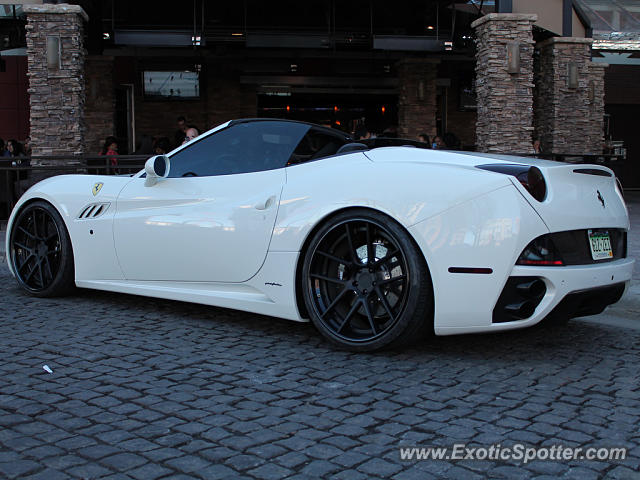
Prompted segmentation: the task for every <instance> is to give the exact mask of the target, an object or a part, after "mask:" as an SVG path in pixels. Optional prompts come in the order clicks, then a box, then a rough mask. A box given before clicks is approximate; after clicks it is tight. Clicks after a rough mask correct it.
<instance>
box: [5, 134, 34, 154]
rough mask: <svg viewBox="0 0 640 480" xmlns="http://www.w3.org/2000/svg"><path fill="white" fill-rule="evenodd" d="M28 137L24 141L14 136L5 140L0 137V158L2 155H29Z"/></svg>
mask: <svg viewBox="0 0 640 480" xmlns="http://www.w3.org/2000/svg"><path fill="white" fill-rule="evenodd" d="M29 144H30V138H29V137H27V139H26V140H25V142H24V143H20V142H19V141H17V140H16V139H15V138H12V139H9V140H7V142H6V143H5V141H4V140H3V139H2V138H0V158H3V157H23V156H30V155H31V146H30V145H29Z"/></svg>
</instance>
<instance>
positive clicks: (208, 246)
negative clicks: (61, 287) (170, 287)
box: [113, 169, 285, 282]
mask: <svg viewBox="0 0 640 480" xmlns="http://www.w3.org/2000/svg"><path fill="white" fill-rule="evenodd" d="M284 182H285V172H284V169H280V170H270V171H266V172H259V173H247V174H242V175H225V176H217V177H187V178H167V179H164V180H162V181H160V182H158V183H157V184H156V185H154V186H152V187H148V186H145V179H144V178H134V179H132V180H131V181H130V182H129V183H128V184H127V185H126V186H125V187H124V189H123V190H122V192H121V193H120V196H119V198H118V203H117V212H116V214H115V221H114V234H113V236H114V239H115V247H116V253H117V256H118V259H119V261H120V265H121V267H122V271H123V272H124V276H125V278H126V279H127V280H150V281H157V280H171V281H183V282H243V281H246V280H248V279H249V278H251V277H252V276H254V275H255V274H256V273H257V272H258V270H259V269H260V267H261V266H262V263H263V262H264V259H265V257H266V255H267V249H268V247H269V242H270V240H271V232H272V231H273V223H274V221H275V219H276V214H277V211H278V200H279V199H280V192H281V191H282V185H284Z"/></svg>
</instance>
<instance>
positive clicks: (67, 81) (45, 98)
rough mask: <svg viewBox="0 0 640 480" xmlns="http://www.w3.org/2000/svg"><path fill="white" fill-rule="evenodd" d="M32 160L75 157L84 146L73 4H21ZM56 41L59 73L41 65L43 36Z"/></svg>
mask: <svg viewBox="0 0 640 480" xmlns="http://www.w3.org/2000/svg"><path fill="white" fill-rule="evenodd" d="M24 11H25V13H26V15H27V26H26V31H27V56H28V76H29V95H30V97H29V98H30V106H31V113H30V120H31V143H32V146H33V147H32V148H33V154H34V155H76V154H82V153H84V151H85V145H84V133H85V132H84V101H85V84H84V58H85V51H84V45H83V34H84V32H83V20H84V21H87V20H88V17H87V14H86V13H85V12H84V10H83V9H82V8H81V7H79V6H77V5H66V4H58V5H52V4H44V5H25V6H24ZM50 36H55V37H59V38H60V51H61V61H60V69H52V68H49V67H48V65H47V37H50Z"/></svg>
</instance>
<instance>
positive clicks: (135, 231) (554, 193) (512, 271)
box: [6, 119, 634, 351]
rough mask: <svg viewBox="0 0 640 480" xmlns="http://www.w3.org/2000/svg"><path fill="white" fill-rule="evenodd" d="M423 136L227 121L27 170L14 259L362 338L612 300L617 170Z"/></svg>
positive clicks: (26, 285)
mask: <svg viewBox="0 0 640 480" xmlns="http://www.w3.org/2000/svg"><path fill="white" fill-rule="evenodd" d="M394 145H397V146H394ZM419 146H420V144H418V143H416V142H409V141H395V140H386V139H374V140H368V141H364V142H355V141H354V140H353V139H352V138H351V137H349V136H348V135H346V134H344V133H341V132H338V131H335V130H332V129H329V128H324V127H320V126H316V125H312V124H308V123H302V122H295V121H287V120H273V119H249V120H235V121H230V122H227V123H225V124H223V125H220V126H218V127H216V128H214V129H212V130H210V131H209V132H207V133H205V134H203V135H201V136H200V137H198V138H196V139H195V140H192V141H191V142H189V143H188V144H186V145H183V146H181V147H180V148H177V149H176V150H174V151H172V152H171V153H170V154H168V155H166V156H156V157H152V158H150V159H149V160H148V161H147V162H146V164H145V168H144V170H143V171H141V172H139V173H137V174H135V175H133V176H95V175H63V176H57V177H53V178H49V179H47V180H44V181H42V182H40V183H38V184H36V185H35V186H33V187H32V188H31V189H30V190H29V191H28V192H26V193H25V194H24V195H23V197H22V198H21V199H20V200H19V202H18V204H17V205H16V207H15V209H14V210H13V212H12V214H11V217H10V219H9V222H8V228H7V239H6V241H7V243H6V244H7V258H8V265H9V268H10V270H11V272H12V274H13V275H14V276H15V278H16V279H17V281H18V283H19V284H20V286H21V287H22V288H23V289H24V290H25V291H26V292H27V293H29V294H32V295H36V296H43V297H46V296H54V295H60V294H64V293H67V292H69V291H70V289H71V288H72V287H74V286H77V287H83V288H93V289H99V290H109V291H113V292H122V293H127V294H136V295H147V296H152V297H160V298H167V299H173V300H181V301H187V302H197V303H202V304H207V305H215V306H219V307H226V308H234V309H240V310H246V311H249V312H255V313H259V314H264V315H271V316H276V317H282V318H286V319H291V320H297V321H304V320H307V319H310V320H311V321H312V322H313V324H314V325H315V326H316V328H317V329H318V331H319V332H320V333H321V334H322V335H324V336H325V337H326V338H327V339H329V340H330V341H332V342H334V343H336V344H338V345H340V346H342V347H344V348H348V349H351V350H358V351H363V350H374V349H379V348H383V347H396V346H400V345H405V344H407V343H409V342H413V341H416V340H418V339H420V338H421V337H422V336H423V335H425V334H427V333H429V332H434V333H435V334H438V335H448V334H459V333H472V332H495V331H498V330H507V329H514V328H520V327H526V326H530V325H534V324H536V323H538V322H540V321H541V320H543V319H545V318H547V317H550V316H551V317H560V318H570V317H575V316H584V315H594V314H597V313H600V312H602V311H603V309H604V308H605V307H606V306H607V305H610V304H612V303H614V302H616V301H618V300H619V299H620V297H621V296H622V294H623V293H624V291H625V288H626V287H627V285H628V283H629V280H630V278H631V273H632V269H633V262H634V261H633V260H632V259H630V258H627V231H628V229H629V217H628V214H627V209H626V207H625V204H624V201H623V198H622V194H621V191H620V189H619V186H618V185H617V181H616V178H615V176H614V175H613V173H612V172H611V170H609V169H607V168H605V167H603V166H599V165H576V164H566V163H556V162H550V161H544V160H536V159H530V158H523V157H509V156H498V155H488V154H478V153H463V152H446V151H436V150H428V149H423V148H416V147H419Z"/></svg>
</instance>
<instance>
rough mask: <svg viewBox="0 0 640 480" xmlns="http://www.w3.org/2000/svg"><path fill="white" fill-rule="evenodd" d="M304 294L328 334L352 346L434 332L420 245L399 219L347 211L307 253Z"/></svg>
mask: <svg viewBox="0 0 640 480" xmlns="http://www.w3.org/2000/svg"><path fill="white" fill-rule="evenodd" d="M302 281H303V288H304V290H303V297H304V301H305V305H306V307H307V310H308V312H309V315H310V317H311V321H312V322H313V324H314V325H315V326H316V328H317V329H318V330H319V331H320V333H321V334H322V335H323V336H325V337H326V338H327V339H328V340H330V341H331V342H333V343H334V344H337V345H339V346H341V347H343V348H346V349H348V350H352V351H371V350H377V349H380V348H385V347H399V346H404V345H406V344H408V343H412V342H415V341H417V340H419V339H420V338H421V337H422V336H423V335H424V333H427V332H429V331H432V328H433V327H432V325H433V291H432V286H431V277H430V275H429V272H428V269H427V265H426V263H425V261H424V258H423V256H422V254H421V252H420V251H419V250H418V248H417V247H416V245H415V244H414V243H413V240H412V239H411V237H410V236H409V234H408V233H407V232H406V231H405V230H404V228H403V227H402V226H400V225H399V224H398V223H397V222H395V221H394V220H393V219H391V218H389V217H387V216H386V215H383V214H381V213H378V212H374V211H370V210H364V209H358V210H350V211H346V212H343V213H340V214H338V215H336V216H335V217H333V218H332V219H331V220H329V221H328V222H327V223H326V224H324V225H323V226H322V227H321V228H320V229H319V230H318V231H317V232H316V234H315V235H314V236H313V238H312V239H311V242H310V243H309V247H308V248H307V250H306V252H305V257H304V263H303V269H302Z"/></svg>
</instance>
